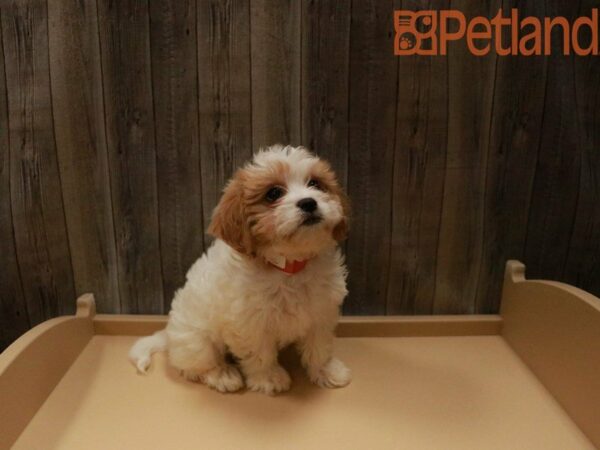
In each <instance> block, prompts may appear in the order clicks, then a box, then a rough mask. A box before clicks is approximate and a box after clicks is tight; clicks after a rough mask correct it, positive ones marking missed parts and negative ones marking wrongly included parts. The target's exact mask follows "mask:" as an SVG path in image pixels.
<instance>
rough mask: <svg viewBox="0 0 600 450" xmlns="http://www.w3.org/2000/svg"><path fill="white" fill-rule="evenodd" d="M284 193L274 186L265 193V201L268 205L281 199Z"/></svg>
mask: <svg viewBox="0 0 600 450" xmlns="http://www.w3.org/2000/svg"><path fill="white" fill-rule="evenodd" d="M283 194H284V191H283V189H282V188H280V187H279V186H274V187H272V188H271V189H269V190H268V191H267V193H266V194H265V200H266V201H268V202H269V203H273V202H275V201H277V200H279V199H280V198H281V197H283Z"/></svg>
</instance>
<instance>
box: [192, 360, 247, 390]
mask: <svg viewBox="0 0 600 450" xmlns="http://www.w3.org/2000/svg"><path fill="white" fill-rule="evenodd" d="M201 381H202V382H203V383H204V384H206V385H207V386H208V387H210V388H212V389H215V390H217V391H219V392H235V391H238V390H240V389H241V388H242V387H244V379H243V378H242V374H241V373H240V371H239V370H238V369H237V368H236V367H234V366H231V365H229V364H226V365H224V366H218V367H215V368H214V369H211V370H209V371H208V372H205V373H203V374H202V377H201Z"/></svg>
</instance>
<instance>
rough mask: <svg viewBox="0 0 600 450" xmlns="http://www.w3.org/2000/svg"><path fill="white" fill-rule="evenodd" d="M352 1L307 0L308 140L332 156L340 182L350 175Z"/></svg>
mask: <svg viewBox="0 0 600 450" xmlns="http://www.w3.org/2000/svg"><path fill="white" fill-rule="evenodd" d="M350 6H351V2H348V1H346V0H326V1H317V0H304V1H303V2H302V143H303V144H304V145H306V146H308V148H310V149H312V150H313V151H315V152H316V153H317V154H318V155H319V156H321V157H322V158H325V159H327V160H328V161H329V162H330V163H331V165H332V167H333V169H334V170H335V172H336V174H337V176H338V179H339V181H340V183H341V184H342V185H343V186H346V185H347V175H348V93H349V69H350V67H349V64H350V61H349V60H350Z"/></svg>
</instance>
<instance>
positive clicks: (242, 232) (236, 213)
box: [208, 171, 254, 255]
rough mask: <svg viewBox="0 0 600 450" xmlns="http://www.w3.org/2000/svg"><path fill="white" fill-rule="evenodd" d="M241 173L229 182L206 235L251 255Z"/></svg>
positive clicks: (250, 237)
mask: <svg viewBox="0 0 600 450" xmlns="http://www.w3.org/2000/svg"><path fill="white" fill-rule="evenodd" d="M242 178H243V176H242V173H241V171H238V172H237V173H236V174H235V175H234V177H233V178H232V179H231V180H230V181H229V183H228V184H227V186H226V187H225V190H224V191H223V195H222V196H221V200H219V204H218V205H217V207H216V208H215V210H214V211H213V215H212V220H211V222H210V225H209V226H208V233H209V234H211V235H213V236H214V237H216V238H219V239H221V240H223V241H225V242H226V243H227V244H229V246H231V247H232V248H234V249H235V250H237V251H238V252H240V253H244V254H246V255H252V254H253V253H254V246H253V243H252V235H251V234H250V229H249V225H248V223H247V217H246V211H245V203H244V186H243V182H242Z"/></svg>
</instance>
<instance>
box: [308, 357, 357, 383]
mask: <svg viewBox="0 0 600 450" xmlns="http://www.w3.org/2000/svg"><path fill="white" fill-rule="evenodd" d="M310 378H311V381H312V382H313V383H315V384H316V385H318V386H320V387H323V388H338V387H343V386H346V385H347V384H349V383H350V381H351V380H352V372H351V371H350V369H348V368H347V367H346V365H345V364H344V363H343V362H341V361H340V360H339V359H336V358H331V359H330V360H329V361H328V362H327V363H325V365H323V366H322V367H321V368H319V369H317V370H315V371H314V372H313V373H311V377H310Z"/></svg>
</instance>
